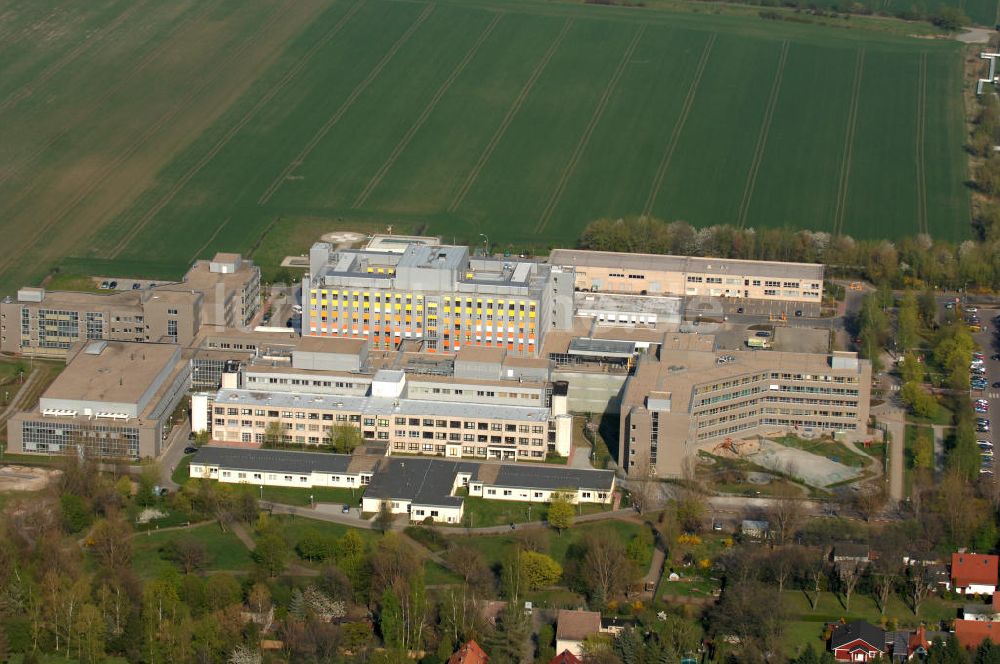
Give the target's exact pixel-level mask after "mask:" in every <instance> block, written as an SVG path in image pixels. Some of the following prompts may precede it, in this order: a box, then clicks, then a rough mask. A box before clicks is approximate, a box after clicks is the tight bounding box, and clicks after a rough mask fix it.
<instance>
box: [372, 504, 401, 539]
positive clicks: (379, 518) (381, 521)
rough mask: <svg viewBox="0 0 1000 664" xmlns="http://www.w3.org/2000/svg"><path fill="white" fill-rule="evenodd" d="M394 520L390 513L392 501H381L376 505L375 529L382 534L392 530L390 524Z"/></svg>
mask: <svg viewBox="0 0 1000 664" xmlns="http://www.w3.org/2000/svg"><path fill="white" fill-rule="evenodd" d="M395 520H396V515H395V514H393V513H392V501H390V500H382V501H381V502H380V503H379V504H378V513H376V514H375V527H376V528H377V529H378V530H379V531H381V532H382V533H387V532H389V531H390V530H392V523H393V521H395Z"/></svg>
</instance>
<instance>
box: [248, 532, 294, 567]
mask: <svg viewBox="0 0 1000 664" xmlns="http://www.w3.org/2000/svg"><path fill="white" fill-rule="evenodd" d="M253 557H254V559H255V560H256V561H257V564H258V565H260V566H261V568H262V569H263V570H264V571H265V572H267V574H268V576H271V577H275V576H278V575H279V574H281V572H282V571H284V569H285V566H286V565H287V564H288V544H287V543H286V542H285V539H284V538H283V537H282V536H281V534H280V533H278V532H272V531H269V532H265V533H264V534H263V535H261V536H260V537H258V538H257V546H256V547H255V548H254V550H253Z"/></svg>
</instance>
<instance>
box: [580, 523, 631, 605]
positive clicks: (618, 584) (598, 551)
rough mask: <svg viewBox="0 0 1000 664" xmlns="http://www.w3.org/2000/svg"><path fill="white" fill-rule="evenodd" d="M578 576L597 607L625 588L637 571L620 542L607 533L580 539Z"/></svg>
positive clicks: (593, 533)
mask: <svg viewBox="0 0 1000 664" xmlns="http://www.w3.org/2000/svg"><path fill="white" fill-rule="evenodd" d="M583 547H584V550H585V551H586V553H585V554H584V556H583V567H582V570H581V571H582V576H583V578H584V579H585V580H586V585H587V588H588V590H589V594H590V598H591V600H592V601H593V602H595V603H596V604H597V605H598V606H603V605H604V604H605V603H606V602H608V601H609V600H611V599H612V597H613V596H614V595H615V594H616V593H619V592H624V591H625V590H627V589H628V586H629V584H630V583H632V582H633V581H634V580H635V578H636V577H637V576H638V570H637V569H636V566H635V563H633V562H632V561H631V560H630V559H629V557H628V555H627V554H626V551H625V546H623V545H622V542H621V540H620V539H619V538H618V537H615V535H614V534H613V533H612V532H611V531H607V530H601V531H598V532H591V533H588V534H587V536H586V537H585V538H584V540H583Z"/></svg>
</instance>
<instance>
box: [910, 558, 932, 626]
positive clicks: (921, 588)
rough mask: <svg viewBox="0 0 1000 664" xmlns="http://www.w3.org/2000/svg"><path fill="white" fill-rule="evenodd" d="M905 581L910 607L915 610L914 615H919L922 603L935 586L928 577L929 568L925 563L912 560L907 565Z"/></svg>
mask: <svg viewBox="0 0 1000 664" xmlns="http://www.w3.org/2000/svg"><path fill="white" fill-rule="evenodd" d="M905 582H906V593H907V596H908V597H909V600H910V609H911V610H912V611H913V615H917V614H918V613H919V612H920V605H921V604H922V603H923V601H924V600H925V599H926V598H927V595H929V594H930V592H931V589H932V588H933V586H932V585H931V583H930V581H929V580H928V578H927V568H926V567H925V566H924V564H923V563H913V562H911V563H910V564H909V565H908V566H907V567H906V576H905Z"/></svg>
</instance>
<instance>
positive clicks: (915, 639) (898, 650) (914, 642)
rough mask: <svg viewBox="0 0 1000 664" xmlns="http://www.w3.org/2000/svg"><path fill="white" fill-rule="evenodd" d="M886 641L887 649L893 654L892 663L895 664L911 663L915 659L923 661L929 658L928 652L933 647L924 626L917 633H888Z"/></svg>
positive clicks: (905, 631) (897, 631) (909, 631)
mask: <svg viewBox="0 0 1000 664" xmlns="http://www.w3.org/2000/svg"><path fill="white" fill-rule="evenodd" d="M885 641H886V647H887V648H888V649H889V652H891V653H892V655H891V657H890V661H891V662H893V664H896V663H897V662H898V663H902V662H909V661H911V660H913V659H918V660H922V659H923V658H924V657H926V656H927V651H928V650H929V649H930V647H931V641H930V639H929V638H928V637H927V632H926V631H925V630H924V626H923V625H921V626H920V627H919V628H917V630H916V631H911V630H908V629H901V630H896V631H894V632H886V633H885Z"/></svg>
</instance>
